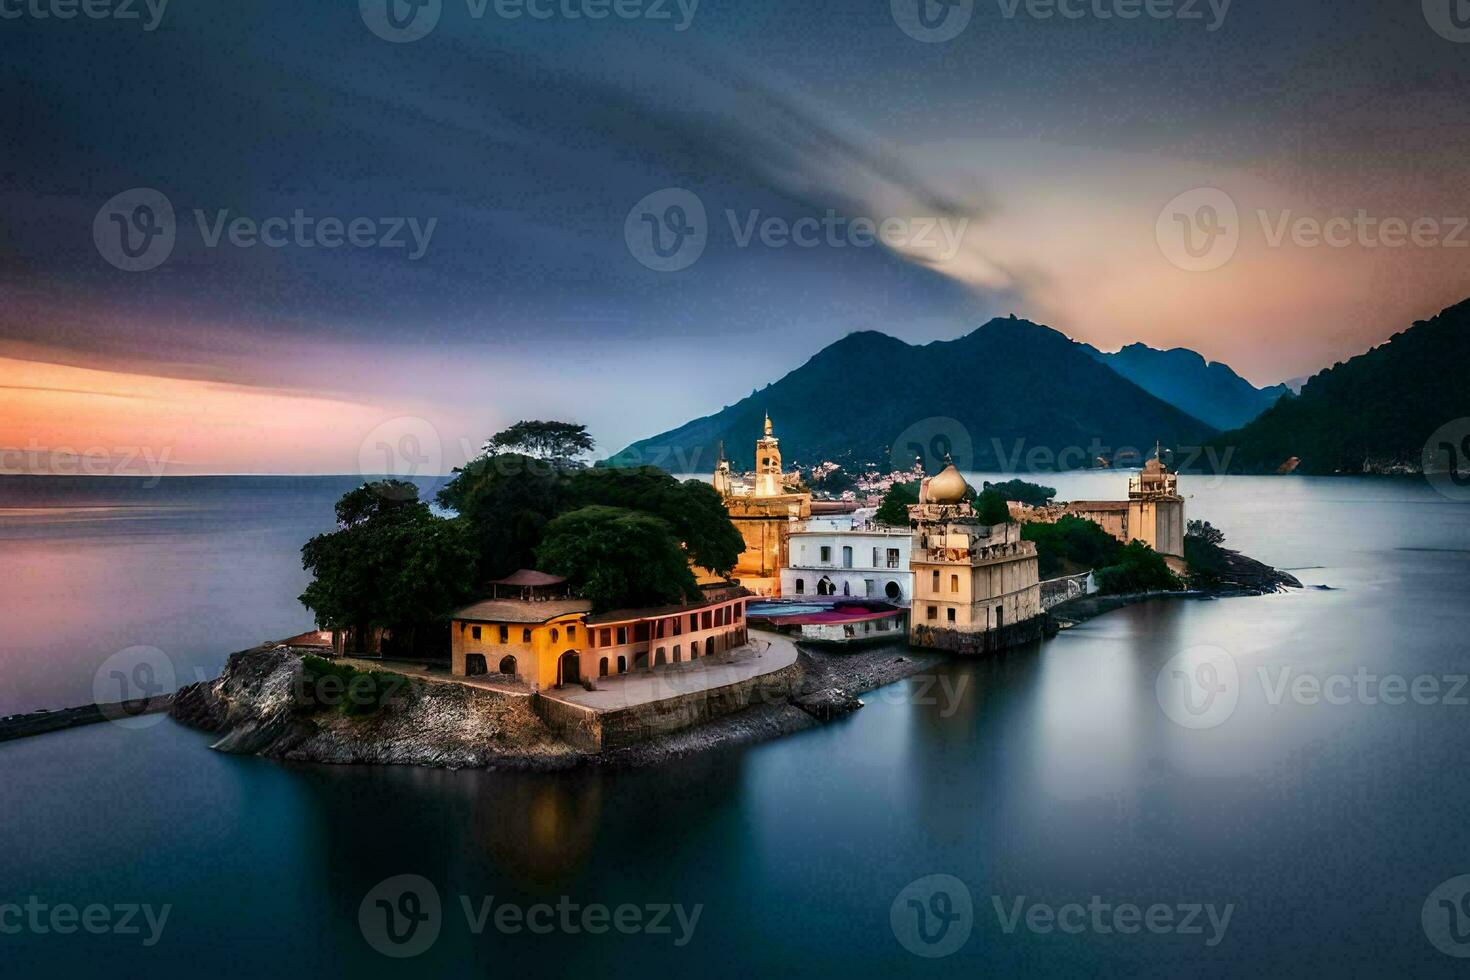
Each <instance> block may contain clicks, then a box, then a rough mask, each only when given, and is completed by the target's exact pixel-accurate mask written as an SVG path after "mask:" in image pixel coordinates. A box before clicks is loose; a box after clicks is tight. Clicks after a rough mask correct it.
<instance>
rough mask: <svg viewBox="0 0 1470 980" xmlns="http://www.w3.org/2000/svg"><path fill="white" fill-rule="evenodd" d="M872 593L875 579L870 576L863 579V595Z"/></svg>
mask: <svg viewBox="0 0 1470 980" xmlns="http://www.w3.org/2000/svg"><path fill="white" fill-rule="evenodd" d="M872 594H873V580H872V579H870V578H865V579H863V595H864V596H870V595H872Z"/></svg>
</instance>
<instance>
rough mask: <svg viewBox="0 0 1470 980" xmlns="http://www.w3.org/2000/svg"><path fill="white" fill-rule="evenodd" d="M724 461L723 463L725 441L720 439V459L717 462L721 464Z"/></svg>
mask: <svg viewBox="0 0 1470 980" xmlns="http://www.w3.org/2000/svg"><path fill="white" fill-rule="evenodd" d="M724 461H725V440H723V439H721V440H720V459H719V462H721V463H723V462H724Z"/></svg>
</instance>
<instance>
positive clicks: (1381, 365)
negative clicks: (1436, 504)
mask: <svg viewBox="0 0 1470 980" xmlns="http://www.w3.org/2000/svg"><path fill="white" fill-rule="evenodd" d="M1467 366H1470V300H1467V301H1465V302H1462V303H1460V304H1458V305H1456V306H1452V307H1450V308H1449V309H1447V310H1445V311H1444V312H1442V313H1440V314H1439V315H1438V316H1436V317H1435V318H1434V319H1432V320H1429V321H1420V322H1418V323H1416V324H1414V326H1412V327H1411V328H1409V329H1408V330H1405V331H1403V332H1402V333H1397V334H1394V336H1393V337H1392V338H1390V339H1389V340H1388V342H1386V343H1384V344H1382V345H1380V346H1378V347H1375V348H1373V349H1372V350H1370V351H1368V352H1367V353H1365V354H1360V355H1359V356H1357V357H1355V358H1353V359H1352V360H1350V361H1347V362H1345V363H1342V364H1338V365H1336V366H1335V367H1332V368H1330V369H1328V370H1326V371H1323V372H1321V373H1320V374H1318V375H1316V376H1315V377H1313V378H1312V379H1311V380H1310V381H1308V382H1307V384H1306V386H1305V387H1303V388H1302V393H1301V394H1300V395H1298V396H1296V397H1295V398H1288V399H1285V400H1283V401H1282V402H1280V403H1278V404H1277V405H1276V406H1275V407H1273V408H1271V409H1269V410H1267V411H1266V413H1265V414H1263V415H1262V416H1261V417H1260V418H1258V419H1256V420H1255V421H1254V422H1252V423H1250V424H1249V425H1247V426H1245V427H1243V428H1241V429H1239V430H1237V431H1234V432H1228V433H1225V434H1223V435H1221V436H1219V437H1218V438H1217V439H1216V440H1215V444H1216V445H1217V446H1219V447H1220V448H1221V449H1222V450H1223V449H1232V448H1233V450H1234V453H1233V456H1232V458H1231V463H1230V468H1231V469H1232V470H1234V471H1237V472H1248V473H1249V472H1257V473H1259V472H1275V471H1276V470H1277V469H1278V468H1279V467H1280V466H1281V465H1282V463H1283V462H1284V461H1286V460H1288V459H1290V458H1291V457H1297V458H1299V459H1300V460H1301V463H1300V465H1299V467H1298V469H1297V472H1300V473H1317V474H1324V473H1362V472H1386V471H1390V470H1418V469H1420V467H1421V465H1422V456H1423V452H1424V444H1425V441H1426V440H1427V439H1428V438H1429V437H1430V435H1431V434H1433V433H1434V432H1435V430H1437V429H1438V428H1440V427H1441V426H1443V425H1445V424H1446V423H1448V422H1452V421H1454V420H1455V419H1461V418H1467V417H1470V385H1466V384H1465V381H1464V376H1465V369H1466V367H1467Z"/></svg>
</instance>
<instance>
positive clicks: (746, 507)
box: [711, 415, 812, 596]
mask: <svg viewBox="0 0 1470 980" xmlns="http://www.w3.org/2000/svg"><path fill="white" fill-rule="evenodd" d="M782 478H783V474H782V469H781V443H780V440H778V439H777V438H776V435H775V426H774V425H772V423H771V417H770V416H769V415H767V416H766V422H765V432H764V434H763V435H762V436H761V438H760V439H759V440H758V441H757V442H756V444H755V482H754V484H753V485H752V486H750V487H739V486H736V484H735V481H734V478H733V476H732V475H731V472H730V461H729V460H727V459H726V458H725V452H724V447H723V446H721V447H720V460H719V463H718V464H717V465H716V467H715V475H714V479H713V480H712V481H711V482H712V483H713V484H714V487H715V489H716V490H718V491H719V492H720V496H721V497H722V498H723V499H724V501H725V510H726V511H727V512H728V513H729V515H730V523H732V524H734V525H735V528H736V529H737V530H738V531H739V532H740V536H741V537H742V538H744V539H745V551H744V553H743V554H741V556H740V561H739V563H738V564H737V565H736V566H735V571H734V572H733V573H732V577H733V578H734V579H735V580H736V581H737V582H739V583H740V584H741V585H742V586H744V587H745V588H746V589H749V590H750V591H751V592H753V593H755V594H756V595H761V596H779V595H780V594H781V569H783V568H785V567H786V566H787V565H788V564H790V557H791V532H792V531H793V530H795V529H796V528H797V527H799V526H800V525H799V523H798V522H802V521H805V520H807V519H808V518H809V517H811V516H812V495H811V494H810V493H788V492H787V490H786V487H785V485H784V483H783V479H782Z"/></svg>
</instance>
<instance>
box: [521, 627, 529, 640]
mask: <svg viewBox="0 0 1470 980" xmlns="http://www.w3.org/2000/svg"><path fill="white" fill-rule="evenodd" d="M521 642H522V643H530V642H531V631H530V630H528V629H527V630H521Z"/></svg>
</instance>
